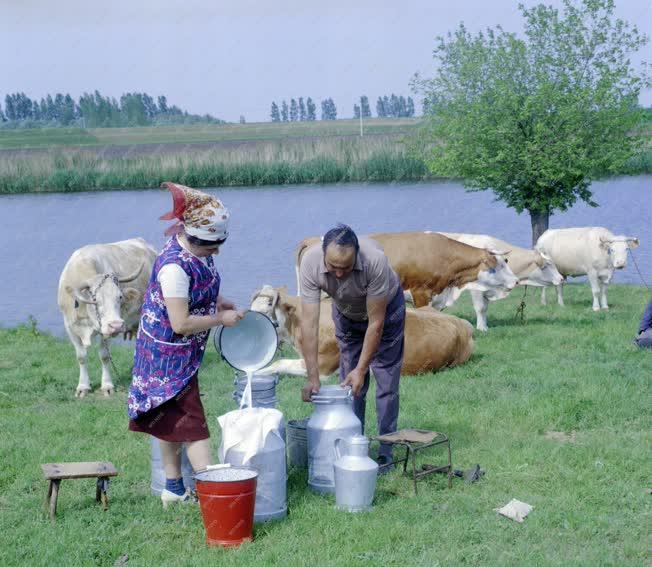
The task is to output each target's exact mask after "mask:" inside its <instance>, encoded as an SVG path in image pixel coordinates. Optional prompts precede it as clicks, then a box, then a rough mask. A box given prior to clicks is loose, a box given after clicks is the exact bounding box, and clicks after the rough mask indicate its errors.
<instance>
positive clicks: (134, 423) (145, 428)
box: [129, 374, 210, 443]
mask: <svg viewBox="0 0 652 567" xmlns="http://www.w3.org/2000/svg"><path fill="white" fill-rule="evenodd" d="M129 429H130V430H131V431H140V432H142V433H149V434H150V435H153V436H154V437H156V438H158V439H162V440H163V441H170V442H173V443H190V442H192V441H200V440H202V439H208V438H209V437H210V434H209V432H208V426H207V425H206V416H205V415H204V406H203V405H202V403H201V399H200V398H199V383H198V381H197V374H195V375H194V376H193V377H192V378H191V379H190V382H188V385H187V386H186V387H185V388H184V389H183V390H181V392H179V393H178V394H177V395H176V396H175V397H174V398H172V399H170V400H168V401H167V402H164V403H162V404H161V405H160V406H158V407H157V408H154V409H153V410H150V411H148V412H147V413H144V414H142V415H139V416H138V417H137V418H136V419H130V420H129Z"/></svg>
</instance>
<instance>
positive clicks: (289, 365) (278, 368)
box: [256, 358, 307, 376]
mask: <svg viewBox="0 0 652 567" xmlns="http://www.w3.org/2000/svg"><path fill="white" fill-rule="evenodd" d="M256 374H258V375H262V376H266V375H268V374H290V375H291V376H307V374H306V363H305V362H304V360H303V358H281V359H280V360H276V361H275V362H272V364H270V365H269V366H267V367H265V368H262V369H261V370H257V371H256Z"/></svg>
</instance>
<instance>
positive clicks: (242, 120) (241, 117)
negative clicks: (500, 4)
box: [240, 114, 247, 124]
mask: <svg viewBox="0 0 652 567" xmlns="http://www.w3.org/2000/svg"><path fill="white" fill-rule="evenodd" d="M246 123H247V120H246V118H245V117H244V114H241V115H240V124H246Z"/></svg>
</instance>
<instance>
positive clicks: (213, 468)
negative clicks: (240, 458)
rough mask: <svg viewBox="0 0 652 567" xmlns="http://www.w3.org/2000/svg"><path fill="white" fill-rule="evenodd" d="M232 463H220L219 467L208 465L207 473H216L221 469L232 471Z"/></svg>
mask: <svg viewBox="0 0 652 567" xmlns="http://www.w3.org/2000/svg"><path fill="white" fill-rule="evenodd" d="M230 468H231V463H220V464H218V465H207V466H206V468H205V469H204V470H205V471H216V470H219V469H230Z"/></svg>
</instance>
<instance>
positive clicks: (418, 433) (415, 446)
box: [372, 429, 453, 494]
mask: <svg viewBox="0 0 652 567" xmlns="http://www.w3.org/2000/svg"><path fill="white" fill-rule="evenodd" d="M372 439H373V440H374V441H378V442H380V443H387V444H390V445H399V446H401V447H405V456H404V457H403V458H400V459H394V460H393V461H392V462H390V463H385V464H383V465H381V466H380V468H381V469H383V468H387V467H390V466H392V465H397V464H399V463H403V474H404V475H407V474H409V473H408V472H407V467H408V462H409V461H412V473H411V476H412V481H413V483H414V494H417V480H419V479H420V478H423V477H424V476H428V475H430V474H433V473H442V472H443V473H446V474H447V476H448V488H451V487H452V486H453V463H452V459H451V444H450V440H449V439H448V436H446V435H445V434H443V433H438V432H436V431H428V430H425V429H401V430H399V431H395V432H394V433H388V434H386V435H379V436H377V437H373V438H372ZM438 445H444V446H445V447H446V449H447V452H448V463H447V464H445V465H442V466H436V465H424V467H423V469H422V470H417V453H420V452H421V451H423V450H424V449H430V448H432V447H437V446H438Z"/></svg>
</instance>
